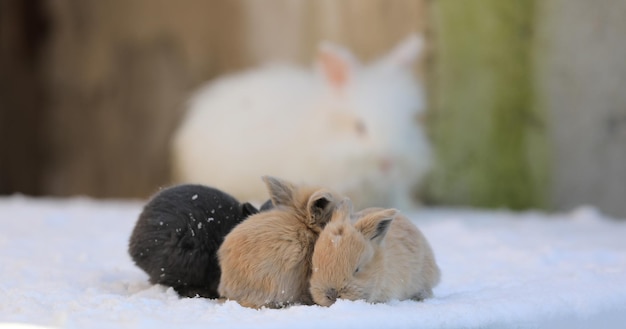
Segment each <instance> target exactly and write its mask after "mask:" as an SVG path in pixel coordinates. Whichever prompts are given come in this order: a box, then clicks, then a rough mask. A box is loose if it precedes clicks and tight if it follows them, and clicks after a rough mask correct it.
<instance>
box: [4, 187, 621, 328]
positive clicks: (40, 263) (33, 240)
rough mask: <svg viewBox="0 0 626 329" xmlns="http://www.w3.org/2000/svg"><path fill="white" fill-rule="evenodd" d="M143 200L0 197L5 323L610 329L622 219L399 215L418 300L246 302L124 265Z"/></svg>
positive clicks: (583, 213) (617, 317)
mask: <svg viewBox="0 0 626 329" xmlns="http://www.w3.org/2000/svg"><path fill="white" fill-rule="evenodd" d="M141 206H142V202H141V201H96V200H92V199H87V198H71V199H50V198H41V199H35V198H27V197H22V196H12V197H5V198H0V328H42V327H44V328H61V327H62V328H172V327H184V328H217V327H228V328H278V329H281V328H290V329H291V328H294V327H297V328H323V327H330V328H359V329H363V328H383V327H384V328H409V327H411V328H416V327H420V328H587V327H597V328H619V327H623V324H624V323H626V312H625V311H626V273H625V272H626V221H616V220H612V219H610V218H607V217H606V216H604V215H602V214H601V213H599V212H597V211H596V210H594V209H593V208H584V207H583V208H580V209H577V210H575V211H573V212H570V213H560V214H545V213H541V212H523V213H516V212H508V211H481V210H474V209H424V210H422V211H419V212H416V213H411V214H408V215H409V217H410V218H411V219H412V220H413V221H414V222H415V223H416V224H417V225H418V226H419V227H420V229H421V230H422V231H423V232H424V234H425V235H426V237H427V238H428V240H429V241H430V243H431V245H432V247H433V249H434V251H435V254H436V257H437V261H438V263H439V265H440V267H441V270H442V274H443V277H442V282H441V283H440V284H439V285H438V286H437V287H436V288H435V291H434V292H435V297H434V298H432V299H428V300H426V301H425V302H415V301H392V302H389V303H386V304H376V305H373V304H368V303H366V302H363V301H354V302H353V301H339V302H337V303H336V304H334V305H333V306H331V307H329V308H325V307H320V306H294V307H290V308H287V309H279V310H271V309H261V310H255V309H247V308H243V307H241V306H239V305H238V304H237V303H235V302H232V301H228V302H219V301H216V300H209V299H202V298H179V297H178V296H177V295H176V293H175V292H174V291H173V290H172V289H169V288H166V287H163V286H158V285H157V286H154V285H151V284H149V283H148V282H147V275H146V274H144V273H143V272H142V271H141V270H139V269H138V268H137V267H136V266H135V265H134V264H133V263H132V261H131V260H130V258H129V256H128V254H127V252H126V249H127V243H128V238H129V236H130V232H131V230H132V228H133V226H134V224H135V220H136V219H137V216H138V215H139V212H140V211H141Z"/></svg>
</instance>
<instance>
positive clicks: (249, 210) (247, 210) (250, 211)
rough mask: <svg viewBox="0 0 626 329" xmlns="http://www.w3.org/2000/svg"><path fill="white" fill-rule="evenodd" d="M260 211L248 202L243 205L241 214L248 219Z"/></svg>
mask: <svg viewBox="0 0 626 329" xmlns="http://www.w3.org/2000/svg"><path fill="white" fill-rule="evenodd" d="M258 212H259V210H258V209H256V207H255V206H253V205H252V204H250V203H249V202H246V203H244V204H242V205H241V214H242V215H243V218H246V217H248V216H252V215H254V214H256V213H258Z"/></svg>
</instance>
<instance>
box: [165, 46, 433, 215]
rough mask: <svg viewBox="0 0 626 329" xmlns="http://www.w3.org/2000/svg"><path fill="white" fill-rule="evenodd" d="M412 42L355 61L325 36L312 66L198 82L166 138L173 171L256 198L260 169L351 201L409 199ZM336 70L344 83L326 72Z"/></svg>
mask: <svg viewBox="0 0 626 329" xmlns="http://www.w3.org/2000/svg"><path fill="white" fill-rule="evenodd" d="M420 49H421V39H420V38H418V37H417V36H411V37H410V38H408V39H407V40H405V41H404V42H402V43H401V44H400V45H398V47H396V48H395V49H393V50H392V51H391V52H390V53H389V54H388V55H387V56H385V57H383V58H381V59H379V60H378V61H376V62H374V63H372V64H369V65H367V66H364V67H361V66H360V65H359V63H358V62H356V60H355V59H354V58H353V57H352V56H351V55H350V54H349V52H347V50H345V49H341V48H340V47H338V46H333V45H328V44H325V45H324V46H322V47H320V54H321V55H320V61H319V63H318V64H319V65H318V67H317V69H316V70H308V69H301V68H296V67H288V66H268V67H263V68H259V69H255V70H251V71H247V72H243V73H240V74H236V75H232V76H227V77H224V78H220V79H218V80H216V81H215V82H214V83H211V84H208V85H206V86H204V87H202V88H200V89H199V90H198V91H197V92H196V94H195V96H194V97H193V98H192V100H191V102H190V107H189V112H188V114H187V116H186V118H185V119H184V121H183V122H182V124H181V126H180V127H179V129H178V130H177V132H176V134H175V136H174V139H173V145H172V146H173V148H172V153H173V154H172V155H173V164H174V170H175V173H174V174H175V177H176V179H177V180H178V181H180V182H193V183H204V184H210V185H211V186H215V187H217V188H219V189H222V190H224V191H227V192H228V193H230V194H232V195H233V196H235V197H236V198H238V199H241V200H259V201H260V200H264V199H266V198H267V194H266V191H265V189H264V186H263V185H262V184H261V183H259V177H260V176H262V175H275V176H280V177H284V178H285V179H287V180H291V181H295V182H299V183H307V184H316V185H323V186H328V187H331V188H333V189H335V190H336V191H338V192H340V193H343V194H346V195H348V196H350V197H351V198H352V199H353V201H354V202H355V204H356V206H357V207H359V208H362V207H365V206H385V207H387V206H389V207H390V206H393V207H397V208H409V207H411V206H412V205H413V200H412V198H411V190H412V189H413V188H414V187H415V185H416V184H418V183H419V182H420V180H421V178H422V177H423V175H424V173H425V172H426V170H427V169H428V167H429V164H430V159H431V156H430V148H429V144H428V142H427V140H426V137H425V134H424V132H423V130H422V127H421V126H420V122H419V121H418V120H417V118H418V117H419V116H420V114H421V113H422V111H423V108H424V99H423V93H422V87H421V86H420V84H419V83H418V82H417V81H416V80H415V78H414V77H413V75H412V73H411V68H410V66H411V64H412V62H413V61H414V60H415V58H416V56H417V55H418V54H419V52H420ZM323 55H325V56H326V57H323ZM323 58H327V59H328V58H330V59H331V60H332V61H333V63H334V64H338V65H335V66H334V67H333V66H332V65H331V66H330V67H329V65H328V61H324V60H323ZM337 68H338V69H339V70H340V71H342V73H343V74H344V77H346V78H347V79H346V80H345V81H339V82H337V81H335V80H333V79H334V78H333V75H332V72H333V71H336V70H337ZM329 72H330V73H329Z"/></svg>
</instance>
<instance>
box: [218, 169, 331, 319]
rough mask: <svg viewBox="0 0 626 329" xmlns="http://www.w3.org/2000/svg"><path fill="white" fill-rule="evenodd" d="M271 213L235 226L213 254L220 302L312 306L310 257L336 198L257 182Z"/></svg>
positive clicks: (319, 191)
mask: <svg viewBox="0 0 626 329" xmlns="http://www.w3.org/2000/svg"><path fill="white" fill-rule="evenodd" d="M263 180H264V181H265V183H266V185H267V187H268V189H269V192H270V195H271V199H272V202H273V204H274V205H275V208H274V209H272V210H269V211H266V212H263V213H261V216H256V215H253V216H250V217H249V218H248V219H247V220H245V221H244V222H242V223H240V224H239V225H237V226H236V227H235V228H234V229H233V230H232V231H231V232H230V233H229V234H228V235H227V236H226V238H225V240H224V243H223V244H222V245H221V247H220V249H219V250H218V258H219V262H220V266H221V269H222V276H221V280H220V285H219V288H218V292H219V293H220V295H221V296H222V297H225V298H227V299H232V300H236V301H238V302H239V303H240V304H241V305H243V306H247V307H262V306H267V307H273V308H276V307H282V306H286V305H290V304H295V303H298V304H312V303H313V301H312V299H311V295H310V293H309V278H310V275H311V256H312V253H313V246H314V245H315V241H316V240H317V237H318V235H319V233H320V232H321V230H322V228H323V227H324V226H325V224H326V223H327V222H328V221H329V220H330V217H331V216H332V213H333V209H334V207H335V204H336V202H335V200H337V197H336V196H334V194H333V193H332V192H331V191H329V190H326V189H320V188H316V187H310V186H296V185H293V184H291V183H289V182H285V181H282V180H278V179H276V178H272V177H263Z"/></svg>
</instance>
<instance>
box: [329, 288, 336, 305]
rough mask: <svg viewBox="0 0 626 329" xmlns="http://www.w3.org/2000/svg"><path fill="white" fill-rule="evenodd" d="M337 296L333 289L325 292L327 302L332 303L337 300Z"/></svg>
mask: <svg viewBox="0 0 626 329" xmlns="http://www.w3.org/2000/svg"><path fill="white" fill-rule="evenodd" d="M338 295H339V293H338V292H337V289H335V288H330V289H328V290H326V298H328V300H330V301H331V302H333V303H334V302H335V301H336V300H337V296H338Z"/></svg>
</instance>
